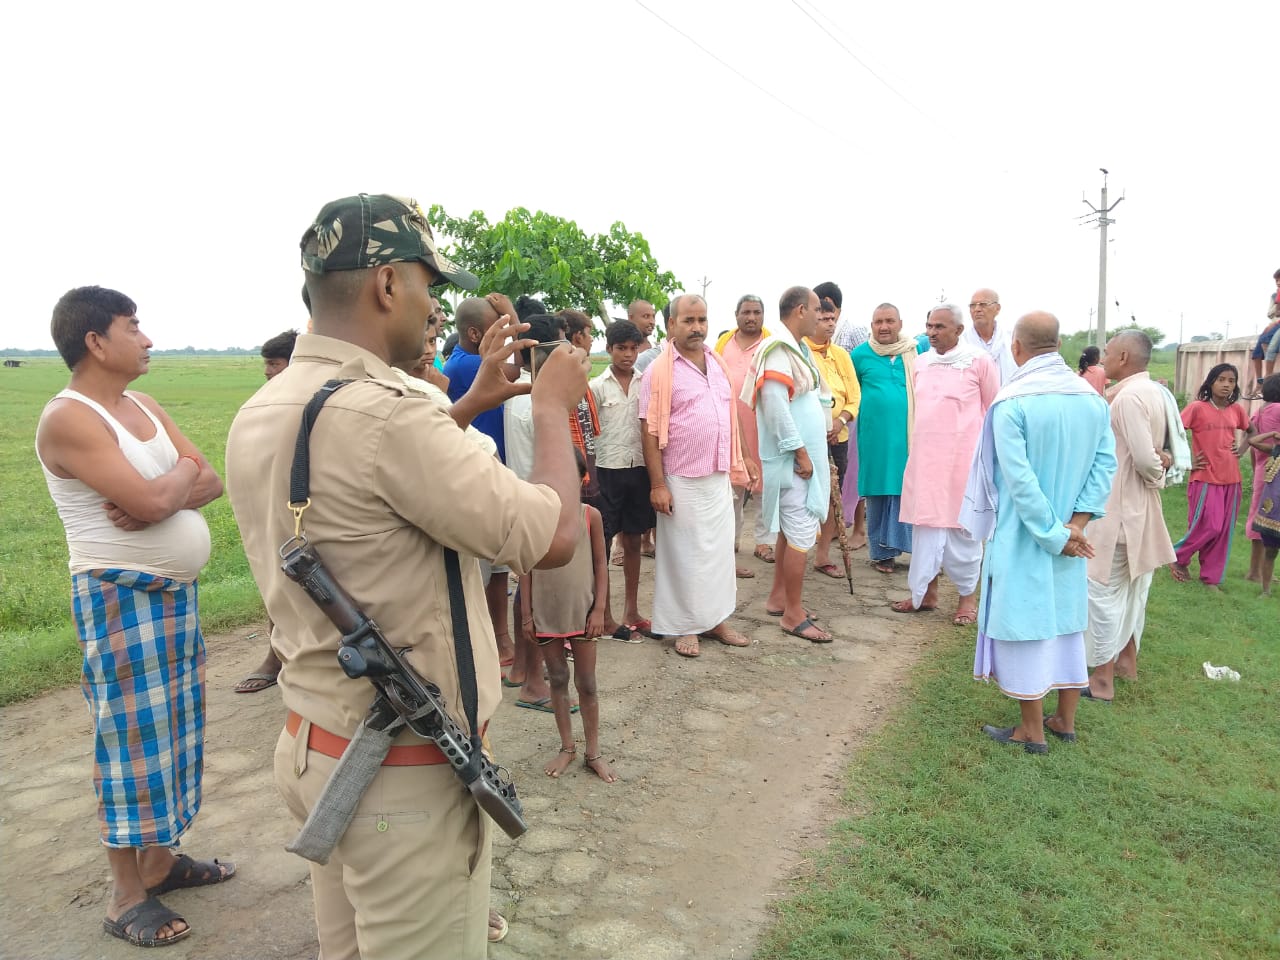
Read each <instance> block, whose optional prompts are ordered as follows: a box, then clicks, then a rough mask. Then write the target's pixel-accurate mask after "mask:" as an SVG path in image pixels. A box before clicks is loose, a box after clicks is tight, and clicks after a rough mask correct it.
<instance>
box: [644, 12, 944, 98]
mask: <svg viewBox="0 0 1280 960" xmlns="http://www.w3.org/2000/svg"><path fill="white" fill-rule="evenodd" d="M637 2H639V0H637ZM791 5H792V6H793V7H795V8H796V9H797V10H799V11H800V12H801V13H803V14H804V15H805V16H806V17H808V18H809V19H810V20H812V21H813V24H814V26H816V27H817V28H818V29H819V30H821V31H822V32H823V33H825V34H826V35H827V36H828V37H830V38H831V41H832V42H833V43H834V44H835V45H836V46H838V47H839V48H840V49H841V50H843V51H844V52H845V53H847V54H848V55H849V56H850V57H851V58H852V59H853V62H854V63H856V64H857V65H858V66H860V67H862V69H863V70H865V71H867V73H869V74H871V76H873V77H875V78H876V79H877V80H879V81H880V83H882V84H883V85H884V87H885V89H886V90H888V91H889V92H890V93H892V94H893V95H894V96H896V97H897V98H898V99H899V100H901V101H902V102H903V103H905V104H906V105H907V106H909V107H910V108H911V109H912V110H914V111H915V112H916V113H918V114H920V116H922V117H924V118H925V119H926V120H928V121H929V122H930V123H937V121H936V120H934V118H933V117H931V116H929V114H927V113H926V112H925V111H924V110H922V109H921V108H920V107H918V106H916V104H915V103H913V102H912V101H911V100H910V99H909V98H908V97H907V96H906V95H905V94H904V93H902V92H901V91H900V90H898V88H897V87H895V86H894V85H893V84H891V83H890V82H889V81H888V80H886V79H885V78H884V77H882V76H880V74H878V73H876V71H875V70H873V69H872V68H871V66H870V65H869V64H868V63H867V62H866V61H865V60H863V59H862V58H861V57H859V56H858V55H857V54H856V53H854V52H853V50H852V49H851V48H850V47H849V46H848V45H847V44H846V43H845V42H844V41H843V40H841V39H840V38H839V37H837V36H836V35H835V34H834V33H832V32H831V31H830V30H828V29H827V28H826V27H825V26H823V25H822V23H820V22H819V21H818V18H817V17H815V16H814V15H813V14H812V13H810V12H809V11H808V10H806V9H805V8H804V7H802V6H801V5H800V4H799V2H798V0H791ZM809 6H811V7H813V9H814V10H818V8H817V7H816V6H814V5H813V4H812V3H811V4H809ZM818 12H819V13H822V11H821V10H818ZM822 16H823V17H824V18H826V19H827V20H828V21H830V22H831V23H832V24H834V23H835V21H834V20H831V18H830V17H828V16H827V15H826V14H825V13H823V14H822Z"/></svg>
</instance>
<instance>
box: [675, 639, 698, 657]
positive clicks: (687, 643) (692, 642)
mask: <svg viewBox="0 0 1280 960" xmlns="http://www.w3.org/2000/svg"><path fill="white" fill-rule="evenodd" d="M676 653H678V654H680V656H682V657H698V656H701V655H702V651H701V650H700V649H699V647H698V638H697V637H695V636H693V635H689V636H686V637H676Z"/></svg>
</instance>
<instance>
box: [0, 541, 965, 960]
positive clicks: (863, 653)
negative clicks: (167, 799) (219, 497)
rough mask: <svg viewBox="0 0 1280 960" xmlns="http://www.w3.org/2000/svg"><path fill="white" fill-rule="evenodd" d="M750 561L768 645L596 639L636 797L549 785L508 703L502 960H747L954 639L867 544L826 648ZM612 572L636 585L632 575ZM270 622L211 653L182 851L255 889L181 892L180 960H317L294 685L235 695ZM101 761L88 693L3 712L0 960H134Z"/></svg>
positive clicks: (541, 747)
mask: <svg viewBox="0 0 1280 960" xmlns="http://www.w3.org/2000/svg"><path fill="white" fill-rule="evenodd" d="M742 562H743V563H744V564H746V565H747V566H749V567H750V568H751V569H753V570H754V571H755V572H756V574H757V576H756V578H755V579H753V580H740V581H739V588H740V589H739V595H738V601H739V602H738V614H737V619H736V621H735V623H736V626H737V627H738V629H739V630H741V631H742V632H743V633H745V634H746V635H748V636H750V637H751V638H752V639H753V641H754V643H753V645H752V646H751V647H749V648H742V649H735V648H730V647H726V646H723V645H721V644H719V643H716V642H708V641H704V642H703V644H702V650H703V653H702V656H701V657H700V658H698V659H696V660H691V659H685V658H683V657H679V656H677V655H676V654H675V653H674V651H673V650H672V648H671V645H670V643H669V642H662V641H655V640H649V641H646V642H645V643H643V644H636V645H632V644H623V643H618V642H616V641H611V640H603V641H601V644H602V647H603V649H602V650H601V654H600V669H599V675H600V692H601V714H602V731H603V733H602V741H603V743H604V745H605V750H606V755H607V756H608V757H609V758H610V760H611V761H612V762H613V764H614V766H615V767H616V769H617V770H618V772H619V773H620V774H621V776H622V778H623V779H622V780H621V782H619V783H616V784H612V785H607V784H605V783H603V782H601V781H600V780H598V779H597V778H596V777H594V776H592V775H590V774H588V773H587V772H586V771H584V770H583V769H582V767H581V765H580V764H578V765H575V766H574V767H572V768H571V769H570V771H569V772H568V773H567V774H566V776H565V777H564V778H563V779H561V780H558V781H553V780H550V779H548V778H547V777H546V776H544V775H543V773H542V766H543V764H544V763H545V761H546V760H547V759H548V758H549V757H550V756H551V755H552V754H554V753H555V751H556V749H557V748H558V746H559V741H558V737H557V736H556V733H555V723H554V718H553V717H552V716H551V715H549V714H541V713H535V712H533V711H529V710H518V709H515V708H514V707H513V703H514V701H515V700H516V698H517V695H518V693H519V691H518V690H514V689H509V690H506V691H505V697H506V702H505V703H504V705H503V706H502V708H501V709H500V710H499V712H498V714H497V716H496V717H495V719H494V721H493V723H492V725H491V727H490V731H491V737H492V740H493V743H494V746H495V749H496V750H497V752H498V755H499V759H500V760H501V761H502V762H503V763H505V764H507V765H508V766H509V767H510V768H511V769H512V771H513V774H514V776H515V778H516V781H517V783H518V785H519V788H520V791H521V795H522V797H523V800H524V809H525V813H526V818H527V820H528V821H529V823H530V830H529V832H528V833H527V834H526V835H525V836H524V837H522V838H521V839H520V840H518V841H511V840H509V839H508V838H507V837H506V836H505V835H503V834H502V833H501V831H495V833H496V834H497V839H496V840H495V844H494V897H493V902H494V904H495V905H496V906H497V907H498V908H499V909H500V910H502V911H503V912H504V913H505V914H506V916H507V917H508V919H509V920H510V921H511V932H510V935H509V936H508V938H507V940H506V942H505V943H503V944H500V945H497V946H494V947H491V948H490V952H489V953H490V957H492V958H494V960H502V958H543V957H548V958H549V957H574V958H596V957H600V958H618V960H623V958H625V960H641V958H643V960H676V958H695V957H696V958H700V960H701V958H733V960H741V958H748V957H750V956H751V955H752V953H753V951H754V948H755V944H756V941H757V938H758V937H759V935H760V933H761V931H762V930H763V929H764V927H765V926H766V925H767V923H768V922H769V919H770V905H771V904H772V903H774V902H776V900H777V899H778V898H779V897H781V896H784V895H785V894H786V892H787V889H788V887H787V882H786V881H787V878H788V877H790V876H793V875H795V874H796V873H797V872H802V871H803V870H804V864H805V855H806V851H809V850H812V849H813V848H815V847H817V846H820V845H821V844H822V843H823V839H824V830H825V829H826V827H827V826H828V824H829V823H830V822H831V821H832V820H833V818H835V817H836V816H837V815H838V813H839V808H838V803H839V795H840V793H841V791H842V789H843V785H844V781H843V771H844V768H845V765H846V763H847V761H848V759H849V757H850V755H851V754H852V752H853V751H854V750H855V749H856V748H857V746H858V745H859V744H860V743H861V742H862V741H863V740H864V739H865V738H866V737H867V735H868V734H869V733H871V732H872V731H874V730H875V729H876V727H877V725H878V724H879V723H880V722H881V721H882V719H883V718H884V716H885V715H886V711H887V710H888V709H889V708H890V707H891V706H892V704H893V703H894V702H895V700H896V699H897V697H898V691H899V689H900V687H901V685H902V683H903V682H904V680H905V678H906V676H907V674H908V672H909V669H910V667H911V665H912V664H913V663H914V662H915V661H916V660H917V659H918V658H919V657H920V655H921V654H922V652H923V651H924V650H925V648H926V647H927V646H928V643H929V641H930V640H931V638H935V637H937V636H939V635H941V634H942V633H943V632H944V631H950V630H952V629H957V628H953V627H951V626H950V621H949V616H945V615H944V614H945V612H946V611H949V610H952V609H954V603H955V595H954V592H952V593H950V594H947V593H945V592H944V595H943V598H942V605H941V609H940V610H939V611H938V612H936V613H929V614H923V615H919V616H902V615H898V614H894V613H892V612H891V611H890V610H889V609H888V607H887V605H886V601H887V600H889V599H896V598H897V597H900V596H903V595H904V594H905V584H906V576H905V573H898V574H895V575H892V576H884V575H881V574H878V573H876V572H875V571H873V570H872V569H871V568H870V567H869V566H868V564H867V563H866V552H865V550H864V551H861V552H859V553H857V554H855V565H854V578H855V579H854V586H855V594H854V596H850V595H849V592H848V587H847V585H846V584H845V582H844V581H843V580H840V581H836V580H831V579H829V578H827V577H824V576H822V575H820V574H817V573H810V574H809V576H808V578H807V580H806V602H807V604H808V606H809V607H810V609H812V610H814V611H815V612H816V613H818V614H819V615H820V616H822V617H823V622H824V623H825V624H826V626H827V628H828V629H829V630H831V631H832V632H833V633H834V634H835V636H836V638H837V639H836V641H835V642H834V643H832V644H830V645H824V646H819V645H815V644H811V643H807V642H805V641H803V640H799V639H795V638H792V637H789V636H787V635H785V634H783V633H782V632H781V630H779V628H778V627H777V625H776V621H775V620H774V619H773V618H770V617H768V616H767V615H766V613H765V610H764V596H765V594H766V592H767V589H768V585H769V578H770V576H771V574H772V571H773V568H772V567H771V566H767V565H765V564H764V563H762V562H760V561H758V560H755V559H754V558H752V557H751V556H750V554H749V553H748V554H744V556H743V561H742ZM651 564H652V561H650V560H646V561H645V568H644V570H643V571H642V578H641V590H642V603H641V606H642V609H648V603H649V599H650V597H651V593H649V591H651V589H652V576H651V572H652V570H651ZM612 576H613V578H614V584H615V590H616V591H618V592H620V588H621V570H620V569H619V568H612ZM616 595H617V594H616V593H615V596H616ZM263 629H264V626H263V625H259V626H256V627H247V628H245V629H243V630H241V631H239V632H238V633H236V634H224V635H217V636H210V637H208V638H207V641H208V649H209V661H208V684H209V694H208V723H207V741H206V744H207V745H206V752H205V787H204V804H203V807H202V809H201V812H200V815H199V816H198V817H197V819H196V821H195V824H194V826H193V827H192V828H191V829H190V831H189V832H188V834H187V836H186V837H185V838H184V844H183V846H184V849H186V850H187V851H188V852H190V853H192V854H193V855H195V856H197V857H213V856H218V857H221V858H224V859H226V858H230V859H233V860H235V862H236V863H237V865H238V867H239V872H238V874H237V876H236V877H235V879H234V880H232V881H231V882H229V883H226V884H224V885H220V886H216V887H211V888H206V889H204V890H188V891H180V892H177V893H173V894H170V895H168V896H167V897H166V898H165V899H166V902H168V903H169V905H170V906H172V907H173V908H175V909H176V910H179V911H180V912H181V913H182V914H183V915H184V916H185V917H186V918H187V920H188V921H189V922H190V923H191V925H192V927H193V932H192V935H191V936H190V937H188V938H187V939H186V940H185V941H184V942H182V943H180V944H175V945H174V946H173V947H171V948H168V949H167V950H166V951H165V952H164V956H165V957H166V958H168V960H178V958H180V957H217V958H233V960H234V958H244V960H257V958H284V960H310V958H313V957H314V956H315V955H316V950H317V948H316V941H315V933H314V928H313V925H312V901H311V894H310V883H309V876H308V870H307V865H306V862H305V861H303V860H301V859H299V858H298V857H295V856H293V855H292V854H289V853H286V852H285V850H284V844H285V842H286V841H287V840H288V839H289V838H290V837H291V836H292V834H293V831H294V826H293V824H292V822H291V821H290V820H289V819H288V817H287V815H286V813H285V811H284V809H283V807H282V805H281V803H280V802H279V800H278V796H277V794H276V791H275V787H274V785H273V782H272V775H271V758H272V752H273V749H274V745H275V741H276V737H277V736H278V734H279V731H280V727H281V724H282V722H283V718H284V709H283V707H282V705H281V702H280V695H279V690H278V689H277V688H272V689H270V690H268V691H266V692H263V693H258V694H252V695H237V694H234V693H233V692H232V690H231V687H232V685H233V684H234V683H235V681H236V680H238V679H239V678H240V677H241V676H242V675H243V674H245V673H246V672H248V671H249V670H250V669H251V668H252V667H253V666H255V665H256V664H257V662H258V660H259V658H260V656H261V653H262V649H263V644H264V633H263ZM91 747H92V741H91V728H90V724H89V719H88V715H87V712H86V710H85V705H84V701H83V699H82V698H81V695H80V692H79V690H77V689H74V688H73V689H66V690H60V691H57V692H54V693H51V694H49V695H47V696H44V697H40V698H39V699H36V700H32V701H28V702H26V703H22V704H18V705H15V706H11V707H8V708H5V709H4V710H2V711H0V778H2V779H0V844H2V846H0V850H2V851H3V852H2V853H0V890H2V891H3V897H2V902H0V956H3V957H6V958H23V960H27V958H30V960H37V958H58V960H88V958H126V957H129V958H136V957H137V956H138V951H137V948H134V947H130V946H128V945H126V944H125V943H123V942H121V941H118V940H114V939H112V938H110V937H109V936H107V935H106V934H105V933H104V932H103V931H102V927H101V921H102V917H103V913H104V910H105V904H106V898H107V893H108V879H109V871H108V869H107V863H106V858H105V857H104V856H103V854H102V852H101V848H100V847H99V845H98V842H97V825H96V821H95V814H94V810H95V802H94V799H93V790H92V753H91ZM149 955H150V954H149V953H148V956H149Z"/></svg>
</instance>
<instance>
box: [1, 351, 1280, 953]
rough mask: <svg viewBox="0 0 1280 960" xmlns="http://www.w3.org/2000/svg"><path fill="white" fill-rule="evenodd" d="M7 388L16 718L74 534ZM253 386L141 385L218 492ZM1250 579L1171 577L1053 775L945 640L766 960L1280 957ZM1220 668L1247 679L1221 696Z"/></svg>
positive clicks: (51, 683)
mask: <svg viewBox="0 0 1280 960" xmlns="http://www.w3.org/2000/svg"><path fill="white" fill-rule="evenodd" d="M598 367H599V364H597V368H598ZM1156 375H1157V376H1160V375H1167V373H1158V372H1157V373H1156ZM0 376H3V377H4V378H5V379H4V380H3V381H0V382H3V383H4V390H2V391H0V471H2V474H0V475H3V477H4V488H3V489H4V496H3V498H0V520H2V521H3V523H4V529H5V531H6V536H5V538H4V540H3V545H2V546H0V656H3V658H4V663H5V669H4V670H3V671H0V704H2V703H11V702H13V701H15V700H18V699H21V698H24V697H28V696H33V695H35V694H37V693H39V692H41V691H42V690H47V689H50V688H52V687H55V686H60V685H65V684H69V683H74V682H75V681H76V679H77V677H78V674H79V663H80V657H79V650H78V647H77V644H76V641H75V639H74V635H73V632H72V628H71V624H70V615H69V609H68V599H67V597H68V577H67V570H66V548H65V544H64V540H63V534H62V528H61V525H60V523H59V522H58V519H57V516H56V514H55V513H54V510H53V507H52V504H51V503H50V501H49V497H48V494H47V492H46V490H45V486H44V481H43V478H42V476H41V474H40V470H39V466H38V465H37V463H36V461H35V457H34V454H33V446H32V443H33V437H34V431H35V425H36V420H37V418H38V416H39V412H40V409H41V407H42V405H43V404H44V402H45V401H46V400H47V399H48V398H49V397H50V396H52V395H53V394H54V393H56V392H57V391H58V389H60V388H61V387H62V386H63V385H64V384H65V382H66V379H67V373H66V370H65V369H64V368H63V367H62V366H61V364H60V363H58V362H56V361H53V360H47V361H43V360H38V361H32V362H30V363H29V364H28V365H26V366H24V367H22V368H20V369H18V370H0ZM261 376H262V374H261V368H260V365H259V362H258V360H257V359H256V358H252V357H246V358H243V359H241V358H210V359H207V360H205V359H200V358H180V359H179V358H159V359H157V361H156V362H155V363H154V365H153V372H152V373H150V374H149V375H148V376H147V377H145V378H143V379H142V380H141V381H139V382H138V384H137V386H138V388H139V389H141V390H143V391H145V392H148V393H151V394H153V395H155V396H156V397H157V398H158V399H159V400H160V402H161V403H162V404H164V405H165V407H166V408H167V409H168V410H170V411H171V412H172V413H173V415H174V417H175V419H176V420H177V422H178V423H179V424H180V425H181V426H182V428H183V429H184V430H185V431H186V432H187V433H188V435H190V436H191V437H192V439H193V440H195V442H196V443H197V444H198V445H199V446H200V448H201V449H202V450H203V451H204V453H205V454H206V455H207V456H208V457H209V459H210V460H211V461H212V462H213V463H214V465H215V466H216V467H217V468H218V470H219V471H221V470H222V465H223V449H224V442H225V438H226V432H227V429H228V426H229V425H230V422H231V419H232V417H233V416H234V413H235V410H236V408H237V407H238V405H239V404H240V402H241V401H242V400H243V399H244V398H246V397H248V396H249V395H250V394H251V393H252V392H253V391H254V390H255V389H256V388H257V386H258V385H259V384H260V383H261ZM204 512H205V516H206V517H207V518H208V521H209V526H210V529H211V531H212V533H213V541H214V549H213V557H212V560H211V562H210V564H209V565H208V567H206V569H205V571H204V574H203V575H202V577H201V583H202V594H201V601H202V620H203V624H204V627H205V629H206V631H215V630H219V629H225V628H228V627H230V626H233V625H235V624H238V623H242V622H244V621H246V620H249V619H252V618H255V617H258V616H261V604H260V601H259V599H258V596H257V591H256V589H255V588H254V585H253V581H252V578H251V577H250V575H249V571H248V567H247V565H246V562H245V559H244V555H243V552H242V551H241V548H240V542H239V537H238V535H237V531H236V527H235V523H234V521H233V519H232V516H231V510H230V507H229V505H228V503H227V501H226V499H225V498H223V499H221V500H219V501H216V502H215V503H213V504H211V505H210V506H209V507H207V508H205V511H204ZM1165 513H1166V519H1167V521H1168V525H1169V529H1170V531H1171V532H1172V533H1173V535H1174V536H1175V537H1177V536H1179V535H1181V533H1182V532H1183V530H1184V529H1185V526H1186V501H1185V488H1176V489H1173V490H1170V491H1168V493H1167V494H1166V496H1165ZM1247 561H1248V546H1247V543H1246V542H1245V541H1244V540H1243V536H1242V535H1239V536H1238V537H1237V542H1236V544H1235V547H1234V550H1233V555H1232V559H1231V564H1230V567H1229V573H1228V579H1227V582H1226V584H1225V586H1224V588H1223V591H1222V592H1221V593H1218V594H1214V593H1210V592H1209V591H1206V590H1205V589H1204V588H1202V587H1200V586H1199V585H1198V584H1196V583H1190V584H1175V583H1174V582H1173V581H1172V580H1171V579H1170V578H1169V576H1168V575H1167V574H1164V573H1159V574H1157V576H1156V579H1155V584H1154V586H1153V588H1152V592H1151V602H1150V606H1149V615H1148V621H1147V634H1146V640H1145V643H1144V647H1143V657H1142V665H1141V669H1142V676H1141V679H1140V680H1139V682H1137V683H1133V684H1130V683H1126V682H1124V681H1120V682H1119V683H1120V687H1119V691H1118V695H1117V700H1116V703H1115V705H1114V706H1111V707H1106V706H1102V705H1100V704H1094V703H1084V704H1082V705H1081V708H1080V715H1079V718H1078V730H1079V732H1080V735H1081V742H1080V743H1079V744H1077V745H1074V746H1068V745H1062V744H1058V743H1056V742H1052V743H1051V753H1050V755H1049V756H1048V757H1047V758H1044V757H1040V758H1037V757H1029V756H1026V755H1023V754H1020V753H1016V752H1014V751H1012V750H1009V749H1007V748H1003V747H999V746H997V745H995V744H992V743H990V742H988V741H986V740H985V739H984V738H983V737H982V736H981V735H980V733H979V731H978V727H979V725H980V724H982V723H984V722H998V723H1002V724H1004V723H1011V722H1013V718H1014V717H1015V716H1016V710H1015V708H1014V705H1013V704H1012V703H1011V702H1010V701H1007V700H1005V699H1004V698H1002V697H1001V696H1000V695H999V693H998V692H997V691H996V690H994V689H993V688H991V687H987V686H984V685H982V684H978V683H976V682H974V681H973V680H972V679H971V676H972V669H971V668H972V657H973V653H972V643H973V641H972V634H971V633H970V632H969V631H955V632H954V634H951V633H950V631H949V632H948V636H947V637H946V638H945V639H944V640H943V641H941V642H940V643H939V644H938V645H937V646H936V648H935V649H934V650H933V651H932V652H931V653H930V654H929V655H928V656H927V657H926V658H925V660H924V661H923V662H922V663H921V664H920V666H919V667H918V669H917V670H916V671H915V673H914V675H913V676H912V678H911V681H910V684H909V688H908V691H907V697H906V701H905V703H904V704H903V705H902V706H900V707H899V708H898V709H897V710H896V711H895V712H894V713H893V715H892V716H891V717H890V719H889V722H888V723H886V725H885V727H884V730H883V732H882V733H881V734H880V735H879V736H878V738H877V739H876V740H875V742H874V743H873V744H872V745H871V746H870V747H869V748H868V749H866V750H865V751H863V752H861V753H860V754H859V755H858V756H856V757H854V758H853V760H852V765H851V767H850V771H849V778H848V785H847V790H846V795H845V802H846V810H845V818H844V819H842V820H841V821H840V822H839V823H838V824H837V825H836V826H835V827H834V828H833V830H832V831H831V837H830V843H829V845H828V846H827V847H826V848H825V849H824V850H823V851H821V852H820V853H818V854H816V858H815V867H814V869H813V871H812V875H811V876H809V877H807V878H806V879H804V880H803V881H799V882H797V884H796V888H795V891H794V894H793V895H792V896H790V897H789V898H788V899H787V900H786V901H785V902H784V903H783V904H782V905H781V906H780V908H779V911H778V915H777V920H776V923H775V924H774V926H773V928H772V930H771V931H769V932H768V934H767V935H766V937H765V939H764V942H763V944H762V946H761V948H760V951H759V953H758V957H759V958H760V960H830V958H851V960H852V958H859V960H861V958H868V960H871V958H886V960H888V958H893V960H907V958H910V960H933V958H936V960H944V958H953V957H958V958H976V960H1026V958H1042V960H1059V958H1094V957H1096V958H1111V957H1124V958H1127V960H1163V958H1224V960H1227V958H1241V960H1263V958H1273V957H1277V956H1280V924H1278V923H1277V916H1280V898H1278V897H1277V892H1276V891H1277V879H1278V877H1277V864H1278V863H1280V800H1278V799H1277V798H1278V797H1280V792H1278V788H1280V783H1278V782H1277V781H1278V780H1280V721H1278V720H1277V715H1276V709H1275V692H1276V690H1277V689H1280V588H1278V589H1277V590H1276V593H1277V598H1273V599H1270V600H1264V599H1262V598H1260V597H1259V596H1258V589H1257V587H1256V586H1255V585H1253V584H1249V583H1246V582H1245V581H1244V580H1243V576H1244V572H1245V568H1246V566H1247ZM1193 569H1194V568H1193ZM1205 660H1211V661H1212V662H1214V663H1216V664H1222V663H1225V664H1228V665H1230V666H1232V667H1235V668H1236V669H1237V670H1239V671H1240V672H1241V674H1242V675H1243V679H1242V680H1241V682H1239V683H1228V682H1211V681H1208V680H1206V679H1204V677H1203V674H1202V672H1201V667H1200V665H1201V663H1202V662H1203V661H1205Z"/></svg>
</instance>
